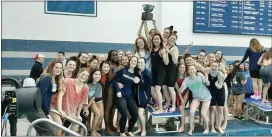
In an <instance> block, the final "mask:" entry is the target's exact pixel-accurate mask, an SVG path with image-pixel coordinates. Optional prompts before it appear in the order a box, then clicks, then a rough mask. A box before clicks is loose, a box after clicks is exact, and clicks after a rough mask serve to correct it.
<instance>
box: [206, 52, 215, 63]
mask: <svg viewBox="0 0 272 137" xmlns="http://www.w3.org/2000/svg"><path fill="white" fill-rule="evenodd" d="M215 60H216V59H215V56H214V54H212V53H211V54H209V56H208V61H209V62H210V63H211V62H214V61H215Z"/></svg>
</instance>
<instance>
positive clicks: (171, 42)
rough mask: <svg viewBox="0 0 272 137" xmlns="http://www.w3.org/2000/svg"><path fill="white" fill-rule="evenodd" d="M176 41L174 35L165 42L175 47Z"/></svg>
mask: <svg viewBox="0 0 272 137" xmlns="http://www.w3.org/2000/svg"><path fill="white" fill-rule="evenodd" d="M176 41H177V37H176V36H175V35H171V36H170V37H169V39H168V41H167V42H168V44H169V45H175V44H176Z"/></svg>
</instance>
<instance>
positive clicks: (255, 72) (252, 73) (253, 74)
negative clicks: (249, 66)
mask: <svg viewBox="0 0 272 137" xmlns="http://www.w3.org/2000/svg"><path fill="white" fill-rule="evenodd" d="M249 73H250V77H251V78H258V79H260V78H261V76H260V70H250V71H249Z"/></svg>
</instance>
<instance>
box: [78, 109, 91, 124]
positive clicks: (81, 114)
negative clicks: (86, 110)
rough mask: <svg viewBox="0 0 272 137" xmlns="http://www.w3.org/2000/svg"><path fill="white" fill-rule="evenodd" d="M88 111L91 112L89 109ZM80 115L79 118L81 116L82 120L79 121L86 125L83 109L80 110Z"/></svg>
mask: <svg viewBox="0 0 272 137" xmlns="http://www.w3.org/2000/svg"><path fill="white" fill-rule="evenodd" d="M90 112H91V111H90ZM89 115H90V114H89ZM80 116H81V118H82V122H81V123H83V124H84V125H85V126H86V125H87V120H88V116H85V115H84V114H83V110H81V112H80Z"/></svg>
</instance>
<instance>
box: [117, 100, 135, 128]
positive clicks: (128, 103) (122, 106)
mask: <svg viewBox="0 0 272 137" xmlns="http://www.w3.org/2000/svg"><path fill="white" fill-rule="evenodd" d="M116 107H117V109H118V111H119V112H120V114H121V119H120V123H119V124H120V133H124V132H125V127H126V124H127V110H128V111H129V113H130V116H131V118H130V120H129V124H128V125H129V126H128V132H132V130H133V128H134V125H135V123H136V122H137V119H138V111H137V105H136V102H135V100H134V99H125V98H124V97H121V98H118V97H117V99H116Z"/></svg>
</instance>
